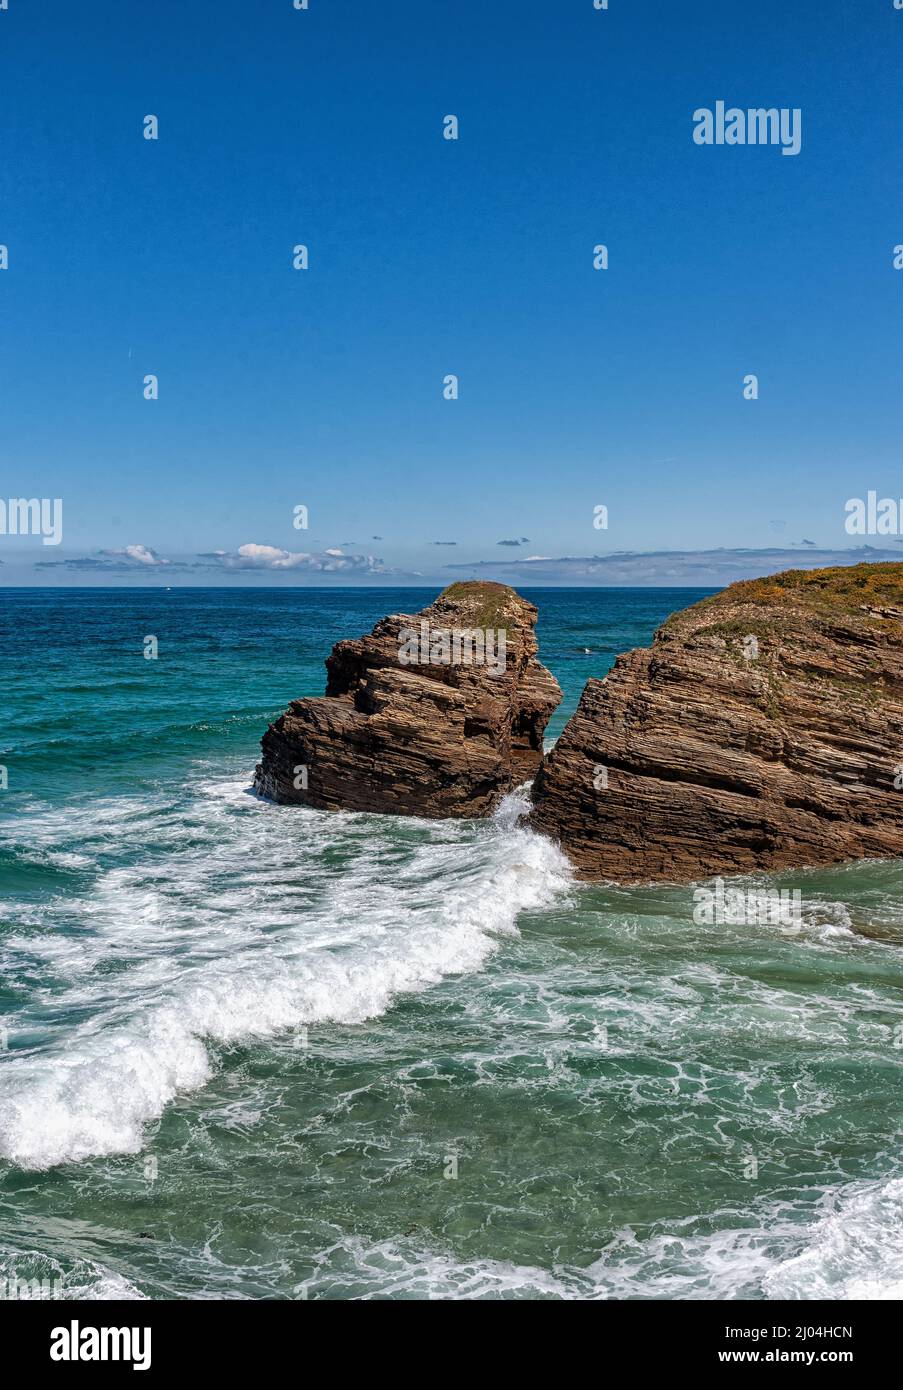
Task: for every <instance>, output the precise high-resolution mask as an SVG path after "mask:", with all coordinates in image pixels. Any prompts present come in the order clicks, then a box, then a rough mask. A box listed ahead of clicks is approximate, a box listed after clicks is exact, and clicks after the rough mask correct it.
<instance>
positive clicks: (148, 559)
mask: <svg viewBox="0 0 903 1390" xmlns="http://www.w3.org/2000/svg"><path fill="white" fill-rule="evenodd" d="M100 553H101V555H104V556H109V557H110V559H115V560H132V561H134V563H135V564H136V565H146V566H147V567H148V568H149V569H150V568H153V567H154V566H156V565H168V564H169V561H168V560H164V559H163V557H162V555H158V554H157V552H156V550H151V548H150V546H149V545H126V546H123V548H122V549H121V550H102V551H101V552H100Z"/></svg>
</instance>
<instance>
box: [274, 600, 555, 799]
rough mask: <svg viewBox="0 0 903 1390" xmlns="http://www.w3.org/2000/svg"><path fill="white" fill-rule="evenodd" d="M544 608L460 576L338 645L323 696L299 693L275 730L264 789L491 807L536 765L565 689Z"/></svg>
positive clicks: (284, 794) (295, 795) (277, 794)
mask: <svg viewBox="0 0 903 1390" xmlns="http://www.w3.org/2000/svg"><path fill="white" fill-rule="evenodd" d="M536 617H537V611H536V608H535V607H534V606H533V604H531V603H528V602H527V601H526V600H525V599H523V598H521V597H520V595H518V594H517V593H515V591H514V590H513V589H509V588H508V587H507V586H505V585H503V584H492V583H465V584H453V585H452V586H451V587H450V588H448V589H446V590H445V591H444V592H443V593H442V594H441V595H440V596H439V598H438V599H437V600H436V601H435V603H433V604H431V605H430V606H429V607H428V608H425V609H423V610H422V612H420V613H416V614H414V615H406V614H394V615H392V616H391V617H387V618H383V619H382V621H380V622H378V623H377V624H376V626H375V627H374V629H373V631H372V632H371V633H370V634H369V635H367V636H365V637H361V638H359V639H355V640H349V641H342V642H338V643H336V645H335V647H334V648H333V651H332V655H331V656H330V657H328V659H327V661H326V667H327V672H328V680H327V686H326V694H325V696H321V697H315V698H308V699H301V700H293V701H292V703H291V704H290V706H289V708H288V709H287V710H286V712H285V713H284V714H283V715H282V716H281V717H280V718H279V719H277V720H276V722H275V723H274V724H272V725H271V726H270V728H269V729H268V730H267V732H266V734H265V735H264V737H263V742H262V749H263V756H262V758H261V761H260V763H259V765H258V767H257V770H256V774H255V787H256V789H257V791H258V792H259V793H260V794H261V795H263V796H266V797H269V798H271V799H272V800H274V801H278V802H283V803H297V804H299V805H304V806H315V807H319V808H321V809H324V810H349V811H378V812H386V813H392V814H396V815H411V816H427V817H433V818H436V817H445V816H458V817H464V816H485V815H488V814H490V813H491V812H492V810H493V809H494V807H495V806H496V805H497V803H498V801H499V800H500V798H501V797H502V796H503V795H504V793H505V792H507V791H509V790H510V789H511V788H512V787H514V786H516V785H517V784H518V783H520V782H522V781H524V780H526V779H528V778H530V777H532V776H533V774H534V773H535V772H536V769H537V768H538V766H539V763H540V760H541V758H542V738H543V732H544V730H545V727H546V724H547V723H548V720H549V716H550V715H551V713H552V711H553V710H554V709H555V706H556V705H557V704H558V702H559V701H560V699H561V691H560V689H559V687H558V683H557V681H556V680H555V679H554V677H553V676H552V675H551V674H550V672H549V671H547V670H546V669H545V667H544V666H542V665H541V664H540V663H539V661H538V659H537V656H536V652H537V643H536V635H535V630H534V629H535V625H536Z"/></svg>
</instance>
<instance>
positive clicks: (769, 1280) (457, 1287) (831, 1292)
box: [298, 1179, 903, 1300]
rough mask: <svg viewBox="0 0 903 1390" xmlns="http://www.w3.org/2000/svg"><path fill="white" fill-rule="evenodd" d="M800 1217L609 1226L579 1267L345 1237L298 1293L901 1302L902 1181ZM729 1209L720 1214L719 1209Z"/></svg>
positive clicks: (856, 1191) (781, 1212) (835, 1196)
mask: <svg viewBox="0 0 903 1390" xmlns="http://www.w3.org/2000/svg"><path fill="white" fill-rule="evenodd" d="M822 1208H823V1214H822V1215H820V1216H816V1217H815V1218H811V1217H810V1218H808V1219H806V1218H805V1217H804V1216H803V1214H802V1213H801V1212H800V1211H799V1210H798V1209H795V1208H794V1207H793V1206H792V1205H791V1204H789V1203H786V1204H780V1203H775V1204H773V1205H772V1206H771V1207H769V1208H766V1209H765V1210H764V1211H762V1212H760V1213H759V1214H758V1216H757V1217H752V1213H751V1214H750V1215H751V1218H752V1219H751V1220H750V1224H748V1225H746V1226H743V1227H737V1226H731V1225H730V1224H725V1225H724V1226H723V1227H722V1228H721V1229H719V1230H717V1231H707V1232H705V1233H702V1234H700V1233H698V1232H696V1231H695V1230H694V1227H695V1225H696V1222H695V1221H693V1220H686V1221H682V1222H676V1223H674V1225H673V1228H672V1229H671V1230H670V1231H668V1232H666V1233H660V1234H656V1233H650V1232H648V1231H647V1232H645V1233H644V1235H643V1237H642V1238H640V1237H639V1236H638V1235H637V1233H635V1232H634V1231H633V1230H631V1229H629V1228H628V1229H625V1230H623V1231H620V1232H618V1234H617V1235H616V1236H615V1237H614V1238H613V1240H612V1241H611V1243H610V1244H609V1246H608V1247H607V1249H606V1250H605V1251H604V1252H603V1253H602V1254H601V1255H600V1257H599V1259H598V1260H596V1261H595V1262H594V1263H592V1264H590V1265H589V1266H587V1267H584V1268H580V1267H576V1266H568V1265H553V1266H552V1267H551V1268H549V1269H545V1268H542V1267H540V1266H534V1265H523V1264H516V1263H513V1262H510V1261H504V1260H491V1259H475V1260H459V1259H455V1258H454V1257H453V1256H452V1255H451V1254H450V1253H449V1252H442V1251H434V1250H429V1249H426V1248H421V1247H419V1246H418V1245H417V1244H416V1243H415V1242H413V1241H411V1240H408V1239H403V1238H398V1239H397V1240H394V1241H391V1240H383V1241H377V1242H370V1241H366V1240H363V1239H361V1238H359V1237H356V1236H348V1237H345V1238H344V1239H342V1240H340V1241H338V1242H336V1243H335V1244H334V1245H332V1246H330V1247H329V1248H327V1249H325V1250H322V1251H321V1252H320V1253H319V1254H318V1255H317V1257H316V1262H317V1272H316V1273H315V1274H314V1275H313V1276H312V1277H311V1278H310V1279H308V1280H306V1281H305V1282H304V1284H303V1285H299V1289H298V1294H299V1296H302V1297H303V1296H308V1297H321V1298H322V1297H323V1296H324V1295H327V1294H335V1295H338V1296H340V1297H345V1298H355V1299H367V1298H371V1297H376V1298H406V1297H407V1298H429V1299H437V1298H442V1299H518V1298H526V1299H537V1298H548V1299H558V1300H574V1299H591V1300H606V1299H732V1298H745V1299H756V1298H762V1299H790V1300H810V1299H832V1300H849V1299H887V1300H890V1299H898V1298H900V1296H901V1293H903V1180H899V1179H895V1180H892V1181H890V1182H887V1183H883V1184H882V1183H862V1184H851V1185H849V1186H846V1187H840V1188H836V1189H832V1190H830V1191H829V1192H827V1193H826V1194H825V1196H824V1198H823V1202H822ZM725 1215H726V1214H725Z"/></svg>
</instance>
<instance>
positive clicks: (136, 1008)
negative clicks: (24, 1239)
mask: <svg viewBox="0 0 903 1390" xmlns="http://www.w3.org/2000/svg"><path fill="white" fill-rule="evenodd" d="M245 788H246V782H242V783H240V784H239V783H234V782H233V783H223V782H219V783H216V782H213V783H206V784H204V785H203V786H202V787H201V788H200V789H199V794H197V795H196V796H195V797H193V799H192V801H191V804H190V806H189V807H188V808H187V809H186V810H184V811H182V813H181V814H180V815H178V816H176V815H173V814H172V812H171V810H170V809H169V808H167V807H157V808H155V816H154V818H153V819H154V820H155V824H154V826H153V838H152V843H153V845H154V848H155V849H156V850H157V853H156V854H155V855H154V856H153V857H152V858H151V857H149V858H148V859H147V861H146V862H145V861H142V862H139V863H138V864H136V865H134V866H133V867H129V868H121V867H117V868H113V869H110V870H109V871H108V872H106V873H105V874H101V876H100V877H99V879H98V881H97V884H96V887H95V889H94V892H93V893H92V894H91V896H90V897H88V898H86V899H84V900H82V899H80V900H79V911H80V921H79V925H80V927H81V928H82V932H81V934H80V935H79V936H78V937H73V936H71V935H55V934H52V929H53V927H54V925H55V923H54V917H53V913H52V912H50V913H49V915H48V916H47V918H46V926H47V927H48V928H50V929H51V931H50V933H48V934H45V935H41V934H40V933H39V934H38V935H35V934H34V932H33V931H29V932H28V933H27V934H24V935H21V936H14V937H13V939H12V940H11V941H10V940H8V941H7V949H10V948H13V949H15V948H16V947H17V946H19V947H20V948H21V949H22V950H24V951H27V952H28V953H29V954H30V955H31V956H33V957H35V956H38V957H39V956H41V955H42V954H43V955H44V956H45V958H46V959H47V960H48V961H49V962H51V963H52V965H53V969H54V971H55V972H56V973H57V974H62V975H63V976H64V978H65V979H66V982H67V985H66V988H65V990H64V992H63V993H61V994H58V995H56V996H55V998H54V1004H55V1006H56V1008H57V1009H58V1010H59V1015H60V1017H63V1016H65V1015H71V1013H72V1011H73V1010H78V1011H79V1013H80V1014H83V1015H84V1021H82V1022H80V1023H79V1024H78V1026H77V1027H75V1028H72V1029H71V1030H68V1031H66V1032H65V1033H64V1035H63V1036H62V1037H56V1038H54V1040H53V1042H52V1043H51V1044H50V1045H49V1046H47V1047H45V1048H43V1049H40V1050H36V1051H29V1050H24V1049H23V1051H22V1055H18V1056H17V1055H16V1050H15V1049H13V1050H12V1051H11V1053H10V1054H9V1055H8V1056H7V1058H6V1059H5V1060H4V1062H3V1064H2V1068H0V1083H2V1086H3V1091H4V1098H3V1102H2V1107H0V1155H2V1156H4V1157H6V1158H7V1159H9V1160H10V1161H12V1162H13V1163H15V1164H17V1165H19V1166H21V1167H23V1168H48V1167H51V1166H54V1165H56V1164H60V1163H65V1162H71V1161H79V1160H82V1159H85V1158H88V1157H91V1156H94V1155H103V1154H115V1153H134V1152H137V1151H138V1150H139V1149H140V1148H141V1146H142V1142H143V1132H144V1126H145V1125H146V1124H147V1122H148V1121H151V1120H153V1119H155V1118H157V1117H159V1116H160V1115H161V1113H162V1112H163V1110H164V1108H165V1107H166V1105H167V1104H168V1103H169V1102H171V1101H172V1100H173V1099H174V1098H175V1097H176V1096H177V1095H179V1094H180V1093H183V1092H186V1091H191V1090H194V1089H196V1088H197V1087H199V1086H202V1085H203V1084H204V1083H205V1081H207V1079H208V1078H209V1077H210V1075H211V1073H212V1068H213V1066H214V1062H213V1060H212V1059H211V1055H210V1052H209V1047H208V1045H209V1043H211V1042H214V1043H219V1044H232V1043H240V1042H248V1041H252V1040H254V1039H261V1038H266V1037H271V1036H273V1035H274V1034H276V1033H279V1032H281V1031H284V1030H291V1029H293V1028H297V1027H299V1026H300V1025H302V1024H310V1023H314V1022H323V1023H339V1024H352V1023H361V1022H363V1021H365V1020H369V1019H376V1018H378V1017H379V1016H380V1015H381V1014H383V1013H384V1012H385V1011H386V1010H387V1009H388V1008H389V1007H390V1006H391V1004H392V1002H393V1000H395V999H396V998H397V997H398V996H399V995H402V994H405V993H407V992H411V991H416V990H421V989H424V988H426V987H428V986H430V985H432V984H435V983H437V982H439V981H440V980H442V979H443V978H445V977H446V976H448V975H452V974H457V973H462V972H467V971H474V970H477V969H479V967H480V966H481V964H482V963H483V961H484V960H485V958H486V956H487V955H488V954H489V953H490V952H491V951H492V950H494V949H495V945H496V941H497V938H498V936H499V935H500V934H505V933H510V932H513V931H515V930H516V919H517V914H518V913H519V912H520V911H522V910H524V909H529V908H534V907H541V906H544V905H547V904H549V903H550V902H552V901H553V900H554V899H555V898H556V896H558V895H560V894H561V893H562V892H563V891H565V890H566V889H567V886H568V884H569V882H570V877H571V875H570V870H569V869H568V866H567V864H566V861H565V859H564V858H563V856H562V855H561V853H560V852H559V851H558V850H557V849H556V848H555V847H554V846H553V845H552V844H551V843H550V842H549V841H548V840H546V839H544V838H542V837H540V836H537V835H534V834H533V833H532V832H531V831H529V830H526V829H522V828H519V827H518V826H517V824H516V818H517V812H518V809H519V806H518V803H517V802H516V801H515V802H509V803H508V804H507V805H505V806H504V807H503V808H501V809H500V813H499V817H498V819H497V821H496V823H494V824H493V823H490V824H488V825H484V826H478V827H474V826H466V825H463V824H461V823H449V822H440V823H424V822H408V823H406V826H405V828H404V840H403V842H399V836H398V830H397V823H396V822H390V821H387V820H384V819H382V818H377V817H369V816H359V815H334V816H331V815H328V814H325V813H320V812H316V811H306V810H299V809H295V808H292V809H288V808H277V807H273V806H269V805H266V804H265V803H260V802H256V801H254V800H253V799H252V798H250V797H248V796H247V795H246V794H245ZM99 809H100V815H99V817H98V822H97V824H96V825H94V826H85V825H82V826H81V827H80V830H81V833H82V835H83V836H86V837H87V839H88V841H89V843H90V841H91V839H92V835H93V834H96V833H102V834H103V835H108V834H109V833H110V832H111V831H112V832H113V833H114V834H115V833H116V826H117V822H116V816H115V804H114V805H113V806H111V805H110V804H109V803H107V804H106V805H104V806H103V807H101V808H99ZM520 809H522V803H521V806H520ZM122 810H123V815H124V818H125V819H127V820H129V821H131V820H132V818H133V813H134V806H133V804H132V803H126V804H124V805H123V807H122ZM47 819H49V821H50V822H51V823H50V824H48V823H47ZM47 819H45V823H44V824H41V823H38V824H37V825H36V826H35V827H34V830H35V834H36V837H37V839H38V840H39V841H40V842H43V843H45V844H46V843H49V842H52V841H53V840H54V832H55V831H58V830H60V825H59V822H58V820H57V821H54V817H53V816H52V815H51V816H50V817H49V818H47ZM120 828H121V827H120ZM133 833H134V831H133ZM161 846H162V852H160V847H161ZM116 963H118V964H119V965H120V966H121V969H116V970H114V971H111V970H110V966H111V964H116Z"/></svg>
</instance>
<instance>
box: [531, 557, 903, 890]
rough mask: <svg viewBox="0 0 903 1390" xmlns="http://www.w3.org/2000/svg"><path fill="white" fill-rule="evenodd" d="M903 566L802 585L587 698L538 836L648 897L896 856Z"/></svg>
mask: <svg viewBox="0 0 903 1390" xmlns="http://www.w3.org/2000/svg"><path fill="white" fill-rule="evenodd" d="M895 778H896V781H897V782H898V783H900V784H901V786H903V564H894V563H890V564H879V565H857V566H854V567H850V568H843V569H825V570H813V571H809V572H804V571H799V570H792V571H788V572H787V573H784V574H778V575H774V576H773V577H771V578H769V579H762V580H751V581H747V582H744V583H739V584H732V585H731V586H730V587H729V588H728V589H725V590H724V591H723V592H722V593H719V594H717V595H715V596H713V597H712V598H708V599H704V600H703V601H702V602H701V603H698V604H696V605H695V606H694V607H692V608H689V609H686V610H684V611H683V612H681V613H678V614H676V615H675V616H673V617H672V618H670V619H669V620H668V621H667V622H666V623H665V624H664V625H663V626H662V627H661V628H660V629H659V631H658V632H657V633H656V634H655V639H654V641H653V644H652V646H651V647H650V648H648V649H645V650H638V651H632V652H629V653H628V654H627V655H626V656H622V657H619V658H618V660H617V661H616V663H615V665H614V668H613V669H612V670H611V671H610V672H609V674H608V675H607V676H606V677H605V679H604V680H591V681H589V682H588V684H587V686H586V689H585V690H584V692H583V696H582V698H581V700H580V705H579V707H578V709H577V711H576V713H575V714H574V715H573V717H572V718H571V720H570V721H569V723H568V724H567V726H566V728H565V730H564V732H563V733H562V735H561V737H560V739H559V740H558V742H557V744H556V745H555V747H554V749H553V750H552V752H551V754H550V755H549V756H548V757H547V759H546V760H545V762H544V764H543V767H542V769H541V771H540V772H539V774H538V776H537V778H536V782H535V784H534V791H533V797H534V803H535V808H534V811H533V813H532V818H531V819H532V823H533V824H534V825H535V826H536V827H537V828H538V829H541V830H544V831H546V832H547V833H549V834H551V835H553V836H555V837H556V838H557V839H558V840H559V841H560V842H561V844H562V846H563V848H564V849H565V851H566V852H567V854H568V855H569V856H570V858H571V859H572V860H573V862H574V863H575V865H576V866H577V869H578V872H579V873H580V874H581V876H582V877H585V878H593V879H615V880H619V881H622V882H637V881H647V880H653V879H671V880H687V879H692V878H697V877H703V876H707V875H710V874H715V873H741V872H745V871H748V870H753V869H762V868H765V869H776V868H783V867H787V866H796V865H807V864H822V863H832V862H837V861H841V860H845V859H855V858H858V857H879V858H880V857H891V856H899V855H903V789H898V787H897V786H896V785H895Z"/></svg>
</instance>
